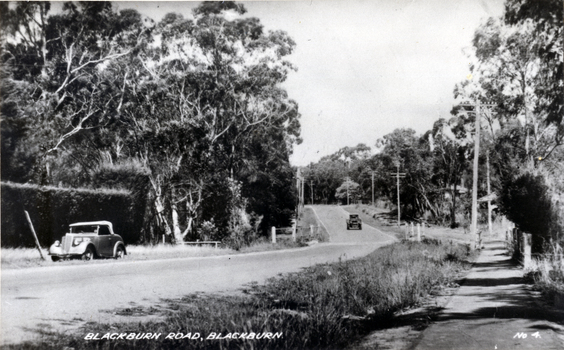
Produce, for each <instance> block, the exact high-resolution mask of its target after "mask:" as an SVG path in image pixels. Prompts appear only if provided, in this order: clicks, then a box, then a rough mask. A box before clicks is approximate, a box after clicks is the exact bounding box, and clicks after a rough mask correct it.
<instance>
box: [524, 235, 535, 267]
mask: <svg viewBox="0 0 564 350" xmlns="http://www.w3.org/2000/svg"><path fill="white" fill-rule="evenodd" d="M532 244H533V235H532V234H530V233H523V246H524V249H523V268H525V269H526V268H528V267H529V266H531V245H532Z"/></svg>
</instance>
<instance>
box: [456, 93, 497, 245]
mask: <svg viewBox="0 0 564 350" xmlns="http://www.w3.org/2000/svg"><path fill="white" fill-rule="evenodd" d="M461 106H470V107H474V111H475V113H476V121H475V129H476V132H475V135H474V136H475V138H474V164H473V169H472V226H471V228H470V230H471V234H472V235H474V236H476V235H477V233H478V159H479V158H480V129H481V126H480V125H481V123H480V121H481V118H482V117H481V114H480V110H481V107H482V106H487V107H492V106H495V104H484V105H482V104H481V103H480V101H476V103H474V104H472V103H467V104H461Z"/></svg>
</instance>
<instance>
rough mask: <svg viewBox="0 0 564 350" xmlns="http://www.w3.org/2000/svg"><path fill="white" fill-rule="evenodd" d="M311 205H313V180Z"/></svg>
mask: <svg viewBox="0 0 564 350" xmlns="http://www.w3.org/2000/svg"><path fill="white" fill-rule="evenodd" d="M311 205H313V180H311Z"/></svg>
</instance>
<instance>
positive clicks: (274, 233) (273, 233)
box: [272, 226, 276, 243]
mask: <svg viewBox="0 0 564 350" xmlns="http://www.w3.org/2000/svg"><path fill="white" fill-rule="evenodd" d="M272 243H276V227H274V226H272Z"/></svg>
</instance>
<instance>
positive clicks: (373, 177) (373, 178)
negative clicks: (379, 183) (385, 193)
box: [372, 170, 374, 206]
mask: <svg viewBox="0 0 564 350" xmlns="http://www.w3.org/2000/svg"><path fill="white" fill-rule="evenodd" d="M372 206H374V170H372Z"/></svg>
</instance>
